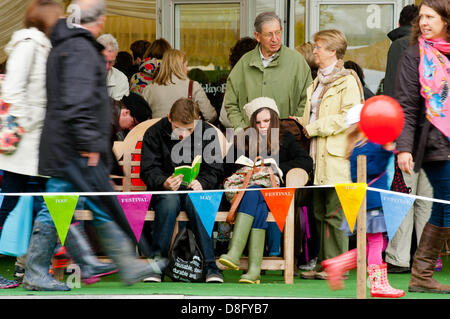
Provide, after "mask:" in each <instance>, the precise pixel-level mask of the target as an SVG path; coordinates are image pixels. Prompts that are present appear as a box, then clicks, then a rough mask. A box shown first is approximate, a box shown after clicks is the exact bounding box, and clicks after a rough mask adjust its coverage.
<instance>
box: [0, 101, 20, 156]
mask: <svg viewBox="0 0 450 319" xmlns="http://www.w3.org/2000/svg"><path fill="white" fill-rule="evenodd" d="M9 108H10V105H9V104H8V103H6V102H5V101H3V100H0V153H2V154H7V155H10V154H13V153H14V152H15V151H16V150H17V146H18V145H19V142H20V140H21V139H22V136H23V134H24V132H25V130H24V128H23V127H21V126H20V125H19V124H18V123H17V118H16V117H15V116H13V115H11V114H9Z"/></svg>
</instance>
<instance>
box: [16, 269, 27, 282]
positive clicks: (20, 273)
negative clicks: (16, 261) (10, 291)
mask: <svg viewBox="0 0 450 319" xmlns="http://www.w3.org/2000/svg"><path fill="white" fill-rule="evenodd" d="M23 276H25V269H24V268H22V267H20V266H15V268H14V279H15V280H16V281H17V282H19V283H21V282H22V281H23Z"/></svg>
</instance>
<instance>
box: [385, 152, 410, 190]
mask: <svg viewBox="0 0 450 319" xmlns="http://www.w3.org/2000/svg"><path fill="white" fill-rule="evenodd" d="M390 188H391V191H394V192H399V193H405V194H409V193H411V187H408V186H407V185H406V183H405V180H404V179H403V173H402V171H401V169H400V168H399V167H398V159H397V156H395V171H394V178H393V179H392V184H391V187H390Z"/></svg>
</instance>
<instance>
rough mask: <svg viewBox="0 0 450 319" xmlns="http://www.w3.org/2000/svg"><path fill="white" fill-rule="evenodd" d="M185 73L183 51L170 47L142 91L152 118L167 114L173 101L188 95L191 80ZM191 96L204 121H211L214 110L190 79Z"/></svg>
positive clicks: (198, 87)
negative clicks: (190, 85)
mask: <svg viewBox="0 0 450 319" xmlns="http://www.w3.org/2000/svg"><path fill="white" fill-rule="evenodd" d="M187 73H188V68H187V59H186V55H185V54H184V53H183V52H181V51H180V50H176V49H170V50H168V51H167V52H166V53H164V56H163V59H162V62H161V65H160V67H159V71H158V75H157V76H156V77H155V78H154V80H153V83H151V84H149V85H148V86H147V87H146V88H145V89H144V90H143V92H142V96H143V97H144V99H145V100H146V101H147V103H148V104H149V105H150V109H151V110H152V117H153V118H159V117H165V116H167V114H169V111H170V108H171V107H172V105H173V104H174V103H175V101H177V100H178V99H180V98H186V97H188V93H189V84H190V82H191V80H189V78H188V76H187ZM191 98H192V100H194V101H195V102H197V103H198V105H199V107H200V112H201V114H202V116H203V118H204V119H205V120H206V121H208V122H213V121H214V120H215V119H216V117H217V113H216V110H215V109H214V107H213V106H212V105H211V103H210V101H209V100H208V97H207V96H206V93H205V91H204V90H203V88H202V87H201V85H200V84H199V83H198V82H197V81H192V97H191Z"/></svg>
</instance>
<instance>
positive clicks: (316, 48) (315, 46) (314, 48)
mask: <svg viewBox="0 0 450 319" xmlns="http://www.w3.org/2000/svg"><path fill="white" fill-rule="evenodd" d="M319 49H322V47H321V46H318V45H317V44H316V45H314V46H313V50H319Z"/></svg>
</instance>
